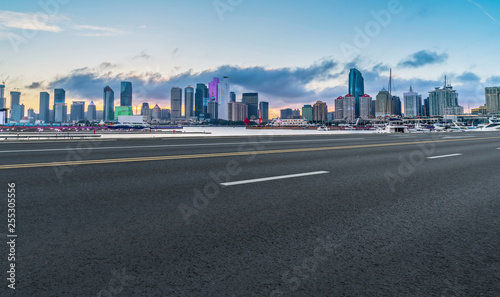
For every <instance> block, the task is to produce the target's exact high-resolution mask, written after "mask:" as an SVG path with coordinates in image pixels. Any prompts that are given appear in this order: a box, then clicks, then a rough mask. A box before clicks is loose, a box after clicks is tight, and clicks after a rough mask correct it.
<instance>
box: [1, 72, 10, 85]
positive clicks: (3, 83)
mask: <svg viewBox="0 0 500 297" xmlns="http://www.w3.org/2000/svg"><path fill="white" fill-rule="evenodd" d="M9 78H10V75H9V76H7V78H6V79H5V80H4V81H3V82H2V85H4V86H5V83H6V82H7V81H8V80H9Z"/></svg>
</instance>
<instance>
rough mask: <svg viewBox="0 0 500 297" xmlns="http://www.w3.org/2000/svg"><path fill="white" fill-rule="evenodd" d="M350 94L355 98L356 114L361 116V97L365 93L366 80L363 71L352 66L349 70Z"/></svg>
mask: <svg viewBox="0 0 500 297" xmlns="http://www.w3.org/2000/svg"><path fill="white" fill-rule="evenodd" d="M349 94H350V95H352V96H354V98H355V114H356V117H358V116H359V99H360V98H361V96H363V95H364V94H365V80H364V79H363V75H362V74H361V72H360V71H359V70H358V69H356V68H352V69H351V71H350V72H349Z"/></svg>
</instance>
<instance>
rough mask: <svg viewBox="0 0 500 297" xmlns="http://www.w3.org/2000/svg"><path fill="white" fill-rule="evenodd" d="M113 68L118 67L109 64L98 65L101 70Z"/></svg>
mask: <svg viewBox="0 0 500 297" xmlns="http://www.w3.org/2000/svg"><path fill="white" fill-rule="evenodd" d="M115 67H118V65H117V64H113V63H110V62H102V63H101V65H99V68H101V69H112V68H115Z"/></svg>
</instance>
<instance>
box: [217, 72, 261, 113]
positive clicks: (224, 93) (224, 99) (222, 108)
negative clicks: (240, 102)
mask: <svg viewBox="0 0 500 297" xmlns="http://www.w3.org/2000/svg"><path fill="white" fill-rule="evenodd" d="M229 89H230V82H229V77H227V76H224V78H223V79H222V81H221V82H219V85H218V87H217V93H218V94H217V96H218V97H217V102H218V104H219V119H221V120H226V121H227V120H228V112H227V108H228V105H227V104H228V103H229V99H230V98H229V92H230V91H229ZM257 116H258V114H257Z"/></svg>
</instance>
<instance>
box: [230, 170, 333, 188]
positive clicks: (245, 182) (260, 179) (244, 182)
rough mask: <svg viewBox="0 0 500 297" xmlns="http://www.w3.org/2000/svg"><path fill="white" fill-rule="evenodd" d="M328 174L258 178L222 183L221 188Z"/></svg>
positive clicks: (321, 172) (311, 173) (314, 173)
mask: <svg viewBox="0 0 500 297" xmlns="http://www.w3.org/2000/svg"><path fill="white" fill-rule="evenodd" d="M328 173H330V172H329V171H316V172H308V173H299V174H290V175H282V176H273V177H264V178H257V179H249V180H241V181H236V182H229V183H221V186H224V187H230V186H237V185H244V184H253V183H260V182H266V181H271V180H280V179H288V178H296V177H304V176H312V175H320V174H328Z"/></svg>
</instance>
